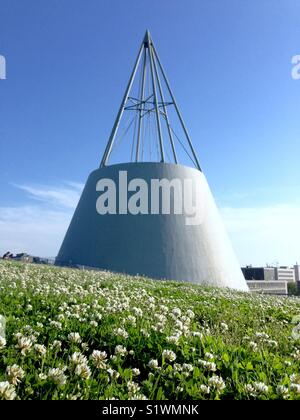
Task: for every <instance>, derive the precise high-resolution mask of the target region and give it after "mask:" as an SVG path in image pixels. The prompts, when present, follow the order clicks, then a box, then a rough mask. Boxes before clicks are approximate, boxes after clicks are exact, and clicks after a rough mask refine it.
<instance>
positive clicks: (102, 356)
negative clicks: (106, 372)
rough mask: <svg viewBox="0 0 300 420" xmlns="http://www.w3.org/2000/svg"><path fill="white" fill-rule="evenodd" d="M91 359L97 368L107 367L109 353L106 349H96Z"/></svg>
mask: <svg viewBox="0 0 300 420" xmlns="http://www.w3.org/2000/svg"><path fill="white" fill-rule="evenodd" d="M91 359H92V363H93V365H94V366H95V367H96V368H97V369H106V360H107V353H106V352H105V351H99V350H94V351H93V353H92V354H91Z"/></svg>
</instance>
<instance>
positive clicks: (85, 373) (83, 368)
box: [74, 363, 91, 379]
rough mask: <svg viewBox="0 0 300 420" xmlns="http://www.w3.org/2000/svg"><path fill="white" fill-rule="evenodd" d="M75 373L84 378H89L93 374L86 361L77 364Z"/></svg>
mask: <svg viewBox="0 0 300 420" xmlns="http://www.w3.org/2000/svg"><path fill="white" fill-rule="evenodd" d="M74 373H75V375H77V376H80V378H82V379H89V378H90V376H91V370H90V368H89V367H88V365H87V364H85V363H82V364H79V365H76V368H75V371H74Z"/></svg>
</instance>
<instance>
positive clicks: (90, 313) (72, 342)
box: [0, 261, 300, 400]
mask: <svg viewBox="0 0 300 420" xmlns="http://www.w3.org/2000/svg"><path fill="white" fill-rule="evenodd" d="M0 314H1V315H3V316H4V317H5V319H6V337H5V340H3V339H0V399H1V398H2V399H113V398H115V399H132V398H134V399H145V398H147V399H158V400H161V399H172V400H187V399H188V400H192V399H253V398H256V399H280V398H285V399H300V374H299V372H300V341H299V338H298V336H297V335H296V334H295V326H296V325H295V323H294V322H293V320H294V319H295V317H297V316H299V315H300V300H299V299H297V298H284V297H268V296H263V295H253V294H248V293H239V292H234V291H231V290H228V289H226V290H222V289H212V288H203V287H199V286H196V285H192V284H189V283H176V282H162V281H153V280H148V279H143V278H134V277H130V276H125V275H117V274H112V273H104V272H94V271H79V270H71V269H62V268H57V267H48V266H37V265H30V264H18V263H12V262H5V261H2V262H1V263H0ZM293 331H294V332H293ZM72 333H76V334H72ZM70 334H71V335H70ZM151 361H152V362H151ZM149 362H150V364H149ZM14 365H16V366H14ZM53 369H55V370H53Z"/></svg>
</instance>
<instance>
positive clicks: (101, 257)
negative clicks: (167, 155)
mask: <svg viewBox="0 0 300 420" xmlns="http://www.w3.org/2000/svg"><path fill="white" fill-rule="evenodd" d="M119 171H127V172H128V181H130V180H131V179H133V178H142V179H144V180H145V181H146V182H148V183H149V185H150V183H151V179H154V178H155V179H156V178H157V179H162V178H165V179H168V180H172V179H174V178H176V179H180V180H182V182H183V181H184V180H185V179H192V180H193V182H195V183H196V185H197V188H198V189H199V191H200V193H201V205H202V219H201V223H200V224H199V225H194V226H193V225H191V226H188V225H186V215H184V214H157V215H156V214H137V215H132V214H123V215H121V214H106V215H100V214H98V213H97V211H96V201H97V198H98V197H99V195H100V193H99V192H98V191H96V184H97V182H98V181H99V180H100V179H102V178H110V179H113V180H115V182H116V184H118V179H119ZM131 194H132V193H131ZM56 263H57V264H74V265H84V266H90V267H98V268H102V269H107V270H112V271H117V272H122V273H128V274H132V275H135V274H139V275H145V276H148V277H152V278H155V279H170V280H179V281H188V282H193V283H198V284H203V285H212V286H219V287H229V288H233V289H238V290H244V291H246V290H248V287H247V284H246V281H245V279H244V277H243V274H242V272H241V269H240V266H239V263H238V261H237V259H236V256H235V254H234V251H233V249H232V246H231V243H230V241H229V238H228V236H227V233H226V231H225V228H224V226H223V223H222V220H221V218H220V215H219V212H218V209H217V207H216V204H215V201H214V199H213V196H212V194H211V191H210V188H209V186H208V184H207V181H206V178H205V176H204V175H203V173H202V172H200V171H198V170H197V169H193V168H189V167H186V166H182V165H175V164H168V163H126V164H118V165H111V166H107V167H103V168H101V169H97V170H95V171H93V172H92V173H91V174H90V176H89V178H88V180H87V182H86V185H85V188H84V191H83V193H82V196H81V198H80V201H79V203H78V206H77V208H76V210H75V213H74V216H73V218H72V221H71V223H70V226H69V229H68V231H67V233H66V236H65V238H64V241H63V243H62V245H61V248H60V251H59V253H58V256H57V259H56Z"/></svg>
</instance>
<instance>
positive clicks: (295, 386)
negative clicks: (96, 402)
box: [290, 384, 300, 394]
mask: <svg viewBox="0 0 300 420" xmlns="http://www.w3.org/2000/svg"><path fill="white" fill-rule="evenodd" d="M290 388H291V390H292V391H294V392H295V393H296V394H300V385H299V384H291V386H290Z"/></svg>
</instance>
